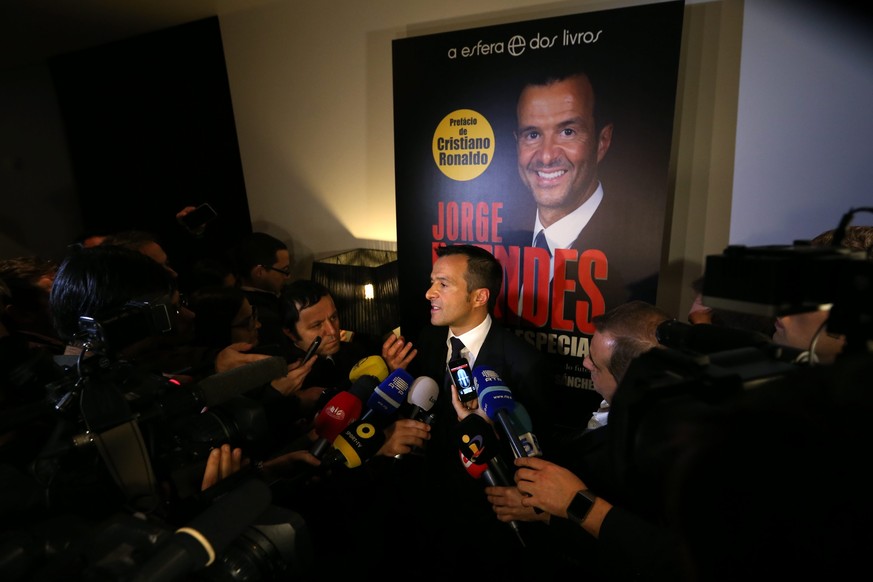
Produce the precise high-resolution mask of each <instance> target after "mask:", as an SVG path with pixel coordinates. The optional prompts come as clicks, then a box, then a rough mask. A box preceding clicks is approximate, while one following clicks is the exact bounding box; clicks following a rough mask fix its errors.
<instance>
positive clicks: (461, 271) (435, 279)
mask: <svg viewBox="0 0 873 582" xmlns="http://www.w3.org/2000/svg"><path fill="white" fill-rule="evenodd" d="M466 273H467V257H465V256H464V255H447V256H445V257H440V258H439V259H437V260H436V262H435V263H434V264H433V270H432V271H431V274H430V287H429V288H428V290H427V292H426V293H425V294H424V297H425V299H427V300H428V301H430V322H431V323H432V324H433V325H448V326H450V327H451V328H452V332H453V333H454V334H455V335H460V334H462V333H464V332H466V331H469V330H471V329H473V328H474V327H476V326H477V325H479V324H480V323H481V322H482V315H481V313H477V312H475V311H474V309H475V307H476V302H475V301H474V295H475V294H476V293H477V292H482V291H483V290H481V289H480V290H474V291H468V290H467V281H466V280H465V279H464V275H466Z"/></svg>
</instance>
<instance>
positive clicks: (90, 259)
mask: <svg viewBox="0 0 873 582" xmlns="http://www.w3.org/2000/svg"><path fill="white" fill-rule="evenodd" d="M175 291H176V287H175V283H174V279H173V278H172V276H171V275H170V273H169V272H168V271H167V270H166V269H164V268H163V267H162V266H161V265H159V264H158V263H156V262H155V261H154V260H152V259H151V258H149V257H148V256H146V255H144V254H142V253H140V252H137V251H135V250H131V249H129V248H126V247H120V246H115V245H100V246H96V247H92V248H86V249H82V250H79V251H76V252H73V253H71V254H70V255H68V256H67V257H66V258H65V259H64V260H63V261H62V262H61V265H60V267H59V268H58V272H57V275H56V276H55V280H54V284H53V286H52V292H51V296H50V307H51V312H52V317H53V318H54V324H55V329H56V330H57V332H58V335H59V336H60V338H61V339H63V340H65V341H67V342H68V343H70V342H71V341H73V340H74V339H75V338H76V337H77V336H78V335H79V333H80V330H79V318H80V317H81V316H89V317H99V316H101V315H103V314H105V313H108V312H111V311H114V310H117V309H122V308H123V307H125V306H126V305H127V304H128V303H129V302H130V301H160V302H169V301H170V300H171V299H172V297H173V294H174V293H175Z"/></svg>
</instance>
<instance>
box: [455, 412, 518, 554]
mask: <svg viewBox="0 0 873 582" xmlns="http://www.w3.org/2000/svg"><path fill="white" fill-rule="evenodd" d="M480 402H481V400H480ZM455 434H456V435H457V437H458V444H459V452H460V453H461V462H462V463H464V466H465V467H467V473H469V474H470V475H472V476H473V477H474V478H477V479H478V478H480V477H481V478H482V479H484V480H485V482H486V483H487V484H488V485H490V486H491V487H512V486H514V483H513V481H512V480H511V479H510V478H509V476H508V474H507V473H508V471H507V470H506V465H504V463H503V461H502V459H501V458H500V457H499V456H498V453H499V444H498V442H497V435H495V434H494V429H493V428H492V427H491V425H490V424H488V422H487V421H486V420H485V419H484V418H482V417H481V416H478V415H476V414H471V415H469V416H467V417H466V418H465V419H464V420H462V421H461V422H459V423H458V424H457V425H456V426H455ZM467 461H469V462H470V463H471V465H470V466H468V465H467ZM477 465H478V466H480V467H485V469H484V470H479V469H477V468H476V466H477ZM509 526H510V527H511V528H512V529H513V531H515V535H517V536H518V540H519V541H520V542H521V545H522V546H524V545H525V543H524V538H522V536H521V527H520V526H519V525H518V522H517V521H515V520H513V521H510V522H509Z"/></svg>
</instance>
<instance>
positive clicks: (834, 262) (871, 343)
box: [607, 209, 873, 518]
mask: <svg viewBox="0 0 873 582" xmlns="http://www.w3.org/2000/svg"><path fill="white" fill-rule="evenodd" d="M859 210H868V209H859ZM851 212H852V213H854V212H857V210H853V211H851ZM848 216H849V217H850V216H851V215H848ZM847 224H848V219H847V218H846V217H844V219H843V220H842V221H841V226H840V228H838V229H837V230H836V231H835V234H834V241H833V246H824V247H820V246H813V245H811V244H809V243H808V242H804V241H796V242H795V243H794V244H793V245H790V246H766V247H743V246H729V247H727V249H726V250H725V252H724V253H723V254H721V255H711V256H709V257H707V260H706V270H705V275H704V287H703V300H704V303H705V304H706V305H708V306H711V307H717V308H722V309H729V310H733V311H740V312H744V313H753V314H758V315H767V316H782V315H789V314H797V313H803V312H809V311H817V310H821V309H828V308H829V309H830V313H829V318H828V321H827V331H828V333H838V334H842V335H844V336H845V337H846V344H845V347H844V349H843V351H842V352H841V353H840V355H839V356H838V357H837V359H836V361H835V362H834V364H832V365H827V366H824V365H819V366H813V365H812V363H814V360H813V361H812V363H811V362H810V361H809V360H808V359H805V354H806V352H805V351H804V350H799V349H794V348H789V347H786V346H781V345H778V344H776V343H774V342H773V341H772V340H771V338H769V337H766V336H764V335H762V334H760V333H757V332H752V331H746V330H740V329H731V328H726V327H720V326H715V325H711V324H697V325H688V324H684V323H681V322H678V321H668V322H664V323H662V324H661V325H660V326H659V328H658V339H659V341H660V343H661V344H662V346H663V347H662V348H656V349H652V350H649V351H648V352H646V353H644V354H642V355H641V356H639V357H638V358H637V359H635V360H634V361H633V362H632V363H631V365H630V367H629V368H628V371H627V373H626V374H625V376H624V377H623V379H622V382H621V383H620V385H619V388H618V390H617V391H616V393H615V396H614V398H613V402H612V405H611V407H610V413H609V423H608V425H607V426H608V430H609V431H610V433H609V434H610V443H611V447H612V448H611V458H612V460H613V463H614V464H613V466H614V468H615V471H616V477H617V480H618V481H619V483H620V484H621V485H622V487H623V488H624V489H625V493H626V495H628V497H629V498H630V499H634V500H635V501H636V502H637V503H639V504H640V507H642V508H645V510H646V511H649V512H651V513H652V514H654V515H657V516H659V517H660V518H663V517H664V516H665V513H666V512H667V505H669V503H668V501H667V499H668V498H669V496H670V491H671V489H672V488H674V487H675V485H676V482H677V480H678V479H680V475H681V473H682V467H683V465H684V463H685V460H686V459H687V458H688V457H689V456H690V455H692V451H694V450H696V448H697V447H698V445H699V442H696V441H699V440H700V435H701V434H702V433H704V432H708V431H712V430H714V429H713V427H715V426H718V423H719V419H723V418H725V416H727V415H730V414H732V413H736V412H737V411H738V410H744V413H748V412H749V410H751V411H756V412H757V411H760V413H761V414H764V415H766V414H770V412H771V409H772V410H776V409H777V408H778V407H780V406H783V405H784V406H786V407H787V406H788V403H790V402H792V401H793V400H795V399H799V398H800V395H801V394H803V393H804V392H803V390H801V387H806V388H808V389H809V390H815V389H820V390H821V401H820V403H819V406H821V407H822V408H826V407H827V406H828V404H829V403H831V402H833V401H834V400H835V399H836V397H835V395H834V392H835V391H842V390H848V389H855V388H857V387H858V386H853V384H858V385H860V383H861V382H862V381H863V382H866V383H869V376H867V377H864V376H862V375H861V374H859V373H858V370H862V369H866V370H869V369H871V363H873V301H871V297H873V295H871V290H873V260H871V257H870V256H868V254H867V253H865V252H863V251H852V250H849V249H847V248H842V247H841V246H840V245H841V242H842V235H841V234H840V233H841V232H845V229H846V227H847ZM862 377H864V378H865V380H861V378H862ZM813 378H815V382H816V383H817V384H818V385H819V386H820V388H818V387H816V386H813V387H810V383H811V382H812V381H813ZM836 378H839V379H840V380H839V382H836V381H835V379H836ZM845 386H849V387H848V388H846V387H845ZM756 392H760V394H756ZM859 393H860V394H861V397H860V401H861V405H860V406H861V407H869V405H870V404H871V403H873V391H869V390H867V391H860V392H859ZM764 394H766V395H767V396H766V397H765V396H764ZM865 399H866V400H865ZM793 405H794V406H797V407H801V406H808V403H807V402H803V403H799V402H794V403H793ZM819 413H820V411H819V409H815V410H814V411H810V413H809V414H810V416H813V417H814V416H815V414H819ZM774 415H775V413H774ZM724 436H725V438H726V439H729V438H730V436H729V435H724Z"/></svg>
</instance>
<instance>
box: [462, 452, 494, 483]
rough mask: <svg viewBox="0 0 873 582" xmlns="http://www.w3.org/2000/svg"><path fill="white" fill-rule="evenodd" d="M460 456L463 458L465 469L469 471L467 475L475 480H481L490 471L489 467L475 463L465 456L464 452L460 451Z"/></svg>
mask: <svg viewBox="0 0 873 582" xmlns="http://www.w3.org/2000/svg"><path fill="white" fill-rule="evenodd" d="M458 455H459V456H460V457H461V463H462V464H463V465H464V468H465V469H467V474H469V475H470V476H471V477H472V478H473V479H479V478H481V477H482V474H483V473H484V472H485V471H487V470H488V465H480V464H479V463H474V462H473V461H471V460H470V459H468V458H467V457H465V456H464V453H463V451H458Z"/></svg>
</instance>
